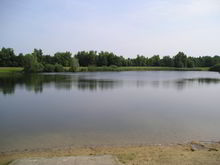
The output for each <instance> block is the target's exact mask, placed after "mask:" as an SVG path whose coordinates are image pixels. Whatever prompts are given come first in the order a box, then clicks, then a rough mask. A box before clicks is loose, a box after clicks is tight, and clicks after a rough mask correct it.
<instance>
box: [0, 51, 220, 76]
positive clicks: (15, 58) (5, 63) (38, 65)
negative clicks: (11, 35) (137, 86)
mask: <svg viewBox="0 0 220 165" xmlns="http://www.w3.org/2000/svg"><path fill="white" fill-rule="evenodd" d="M218 63H220V56H214V57H211V56H203V57H187V55H186V54H184V53H183V52H179V53H178V54H177V55H175V56H173V57H171V56H164V57H163V58H161V57H160V56H159V55H154V56H152V57H150V58H148V57H145V56H142V55H137V57H136V58H124V57H123V56H117V55H115V54H114V53H111V52H103V51H101V52H97V51H88V52H87V51H81V52H78V53H77V54H75V56H74V57H73V56H72V54H71V53H70V52H57V53H55V54H54V56H50V55H44V54H43V52H42V50H41V49H34V51H33V53H31V54H26V55H23V54H22V53H20V54H18V55H15V53H14V51H13V49H11V48H2V49H1V50H0V67H24V70H25V71H27V72H42V71H45V72H54V71H57V72H60V71H64V68H63V67H68V68H70V69H69V71H74V72H75V71H78V67H79V66H85V67H88V66H89V67H91V66H111V67H112V66H115V67H118V66H162V67H177V68H193V67H212V66H214V65H216V64H218Z"/></svg>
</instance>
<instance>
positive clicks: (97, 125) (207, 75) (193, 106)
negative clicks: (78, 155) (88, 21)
mask: <svg viewBox="0 0 220 165" xmlns="http://www.w3.org/2000/svg"><path fill="white" fill-rule="evenodd" d="M219 92H220V74H219V73H214V72H177V71H148V72H140V71H139V72H93V73H89V72H87V73H61V74H36V75H19V74H12V75H6V74H0V151H11V150H24V149H38V148H51V147H66V146H85V145H127V144H155V143H173V142H174V143H175V142H185V141H190V140H219V139H220V128H219V125H220V108H219V107H220V100H219V96H220V94H219Z"/></svg>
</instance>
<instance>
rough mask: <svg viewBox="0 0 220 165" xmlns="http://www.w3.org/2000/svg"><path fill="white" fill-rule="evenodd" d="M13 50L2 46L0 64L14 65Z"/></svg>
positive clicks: (4, 65)
mask: <svg viewBox="0 0 220 165" xmlns="http://www.w3.org/2000/svg"><path fill="white" fill-rule="evenodd" d="M14 57H15V54H14V50H13V49H12V48H4V47H3V48H2V49H1V51H0V66H1V67H6V66H15V63H14V60H15V58H14Z"/></svg>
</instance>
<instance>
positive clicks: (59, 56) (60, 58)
mask: <svg viewBox="0 0 220 165" xmlns="http://www.w3.org/2000/svg"><path fill="white" fill-rule="evenodd" d="M71 56H72V54H71V53H70V52H57V53H55V55H54V58H55V63H57V64H60V65H62V66H64V67H68V66H70V61H71Z"/></svg>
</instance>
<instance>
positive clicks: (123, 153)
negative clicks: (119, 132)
mask: <svg viewBox="0 0 220 165" xmlns="http://www.w3.org/2000/svg"><path fill="white" fill-rule="evenodd" d="M97 155H113V156H116V157H117V158H118V160H119V161H120V162H121V163H122V164H125V165H133V164H135V165H139V164H140V165H142V164H155V165H157V164H171V165H172V164H173V165H174V164H180V165H181V164H187V165H190V164H204V165H207V164H216V165H217V164H220V142H189V143H184V144H167V145H161V144H157V145H130V146H129V145H127V146H84V147H66V148H53V149H37V150H24V151H11V152H2V153H0V165H8V164H10V163H11V162H12V161H13V160H17V159H24V158H36V157H38V158H39V157H41V158H52V157H68V156H97Z"/></svg>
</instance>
